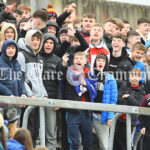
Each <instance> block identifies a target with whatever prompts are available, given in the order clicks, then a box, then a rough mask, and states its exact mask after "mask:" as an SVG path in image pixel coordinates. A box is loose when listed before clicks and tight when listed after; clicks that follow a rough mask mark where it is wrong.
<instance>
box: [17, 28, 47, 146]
mask: <svg viewBox="0 0 150 150" xmlns="http://www.w3.org/2000/svg"><path fill="white" fill-rule="evenodd" d="M42 44H43V34H42V33H41V31H39V30H36V29H34V30H33V29H32V30H29V31H28V32H27V34H26V37H25V39H23V38H20V39H19V41H18V45H19V48H20V52H19V53H18V61H19V63H20V65H21V71H22V73H23V76H24V81H25V88H26V91H27V96H28V97H31V98H44V97H47V92H46V90H45V87H44V85H43V79H42V72H43V60H42V58H41V57H40V56H39V52H40V50H41V48H42ZM28 129H29V130H30V132H31V133H32V134H31V135H32V138H33V142H34V145H35V144H36V139H37V137H38V131H39V109H38V108H35V109H34V110H33V111H32V112H31V113H30V116H29V121H28Z"/></svg>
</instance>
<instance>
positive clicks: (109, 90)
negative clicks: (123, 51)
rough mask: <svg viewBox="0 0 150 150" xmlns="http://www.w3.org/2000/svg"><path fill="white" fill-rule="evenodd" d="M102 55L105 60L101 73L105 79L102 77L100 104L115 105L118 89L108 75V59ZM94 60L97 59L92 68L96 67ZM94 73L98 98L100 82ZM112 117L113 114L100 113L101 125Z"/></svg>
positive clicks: (96, 72)
mask: <svg viewBox="0 0 150 150" xmlns="http://www.w3.org/2000/svg"><path fill="white" fill-rule="evenodd" d="M102 55H104V56H105V58H106V63H105V67H104V69H103V72H104V73H105V77H104V79H105V80H104V88H103V95H102V100H100V101H102V103H103V104H116V103H117V97H118V89H117V82H116V80H115V79H114V77H113V75H111V74H109V73H108V72H107V69H108V58H107V56H106V55H105V54H103V53H102ZM96 60H97V57H96V59H95V63H94V66H95V67H96ZM94 71H95V74H96V76H97V78H98V82H97V86H96V87H97V96H99V92H100V91H99V90H98V85H99V82H100V80H101V79H100V76H98V73H99V72H98V71H97V70H94ZM95 99H98V97H96V98H95ZM113 116H114V112H104V111H103V112H102V113H101V117H102V119H101V123H107V121H108V120H109V119H112V118H113Z"/></svg>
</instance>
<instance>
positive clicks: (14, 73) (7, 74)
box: [0, 40, 26, 96]
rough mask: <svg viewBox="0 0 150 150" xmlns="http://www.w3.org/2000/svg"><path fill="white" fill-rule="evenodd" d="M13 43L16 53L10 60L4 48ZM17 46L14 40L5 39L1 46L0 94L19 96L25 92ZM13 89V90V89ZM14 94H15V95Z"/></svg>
mask: <svg viewBox="0 0 150 150" xmlns="http://www.w3.org/2000/svg"><path fill="white" fill-rule="evenodd" d="M10 44H13V45H15V47H16V54H15V55H14V56H13V58H12V60H10V59H9V57H8V56H7V55H6V48H7V46H8V45H10ZM17 55H18V47H17V44H16V42H15V41H13V40H6V41H5V42H4V43H3V46H2V55H1V56H0V70H1V71H0V78H1V80H0V94H1V95H7V96H10V95H14V96H21V95H22V94H26V91H25V87H24V83H23V78H22V74H21V67H20V64H19V63H18V61H17V60H16V59H17ZM14 90H15V91H14ZM15 94H16V95H15Z"/></svg>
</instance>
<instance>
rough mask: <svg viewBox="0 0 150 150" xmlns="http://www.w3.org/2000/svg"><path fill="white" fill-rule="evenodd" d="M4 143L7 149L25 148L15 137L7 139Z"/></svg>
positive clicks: (17, 149)
mask: <svg viewBox="0 0 150 150" xmlns="http://www.w3.org/2000/svg"><path fill="white" fill-rule="evenodd" d="M6 145H7V149H8V150H25V147H24V146H23V145H22V144H21V143H19V142H18V141H16V140H15V139H9V140H8V141H7V143H6Z"/></svg>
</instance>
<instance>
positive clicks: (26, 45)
mask: <svg viewBox="0 0 150 150" xmlns="http://www.w3.org/2000/svg"><path fill="white" fill-rule="evenodd" d="M37 32H38V33H40V34H41V35H42V39H41V42H40V45H39V48H38V50H37V51H36V52H34V51H33V49H32V36H33V35H34V34H35V33H37ZM43 39H44V38H43V34H42V32H41V31H40V30H37V29H31V30H29V31H28V32H27V34H26V36H25V39H24V40H23V39H22V40H21V41H20V42H19V41H18V43H19V47H20V48H21V49H24V50H26V51H27V52H29V53H33V54H34V55H36V54H38V53H39V52H40V50H41V48H42V45H43ZM22 44H23V45H22Z"/></svg>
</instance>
